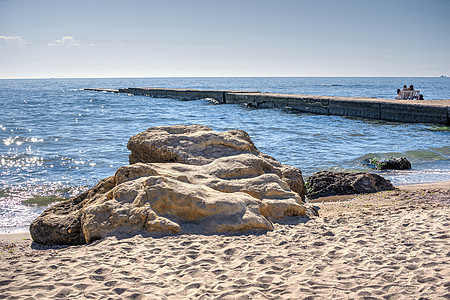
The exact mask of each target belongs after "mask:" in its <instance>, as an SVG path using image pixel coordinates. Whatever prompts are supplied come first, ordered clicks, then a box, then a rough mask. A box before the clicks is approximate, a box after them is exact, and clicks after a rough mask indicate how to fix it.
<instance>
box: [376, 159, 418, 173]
mask: <svg viewBox="0 0 450 300" xmlns="http://www.w3.org/2000/svg"><path fill="white" fill-rule="evenodd" d="M370 163H371V164H373V165H374V166H375V167H376V168H377V170H409V169H411V163H410V162H409V161H408V159H407V158H406V157H392V158H390V159H387V160H377V159H372V160H370Z"/></svg>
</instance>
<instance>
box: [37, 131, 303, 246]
mask: <svg viewBox="0 0 450 300" xmlns="http://www.w3.org/2000/svg"><path fill="white" fill-rule="evenodd" d="M128 148H129V149H130V150H131V155H130V163H131V164H130V165H128V166H123V167H120V168H119V169H118V170H117V171H116V174H115V175H114V176H111V177H109V178H106V179H104V180H102V181H100V182H99V183H98V184H97V186H95V187H94V188H92V189H90V190H89V191H87V192H85V193H83V194H80V195H79V196H77V197H75V198H73V199H70V200H67V201H64V202H61V203H59V204H56V205H55V206H53V207H50V208H49V209H47V210H46V211H45V212H44V213H43V214H42V215H41V216H39V217H38V218H37V219H36V220H35V221H33V223H32V224H31V226H30V232H31V235H32V237H33V240H34V241H35V242H37V243H41V244H72V245H74V244H83V243H86V242H87V243H89V242H91V241H94V240H97V239H101V238H103V237H106V236H108V235H122V234H123V235H130V234H137V233H145V232H147V233H158V234H175V233H189V232H197V233H217V232H224V231H245V230H272V229H273V224H272V221H274V220H277V219H281V218H283V217H286V216H304V215H306V214H307V205H306V204H304V203H303V200H304V194H305V186H304V182H303V178H302V175H301V171H300V170H298V169H296V168H293V167H289V166H285V165H282V164H281V163H279V162H278V161H276V160H275V159H273V158H272V157H270V156H267V155H265V154H263V153H261V152H260V151H258V150H257V148H256V147H255V146H254V144H253V143H252V141H251V140H250V138H249V136H248V135H247V133H245V132H244V131H240V130H233V131H228V132H223V133H218V132H214V131H212V130H211V129H210V128H208V127H206V126H199V125H194V126H168V127H155V128H150V129H148V130H147V131H145V132H143V133H140V134H138V135H136V136H134V137H132V138H131V139H130V141H129V143H128Z"/></svg>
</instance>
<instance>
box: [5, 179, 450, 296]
mask: <svg viewBox="0 0 450 300" xmlns="http://www.w3.org/2000/svg"><path fill="white" fill-rule="evenodd" d="M314 205H315V206H317V207H318V209H319V214H320V215H319V217H314V218H311V219H309V220H304V219H302V220H299V218H295V217H294V218H286V219H285V220H282V221H281V222H279V223H275V224H274V225H275V229H274V230H273V231H269V232H265V233H246V234H217V235H199V234H191V235H174V236H163V237H157V238H155V237H143V236H142V235H136V236H134V237H130V238H117V237H107V238H104V239H102V240H99V241H95V242H93V243H91V244H87V245H81V246H69V247H40V245H36V244H34V245H31V240H29V239H28V240H27V239H26V238H27V236H26V235H23V234H22V235H20V234H13V235H8V236H7V237H8V238H9V240H8V241H9V242H8V243H9V244H5V243H0V246H1V245H3V249H0V252H2V254H0V257H2V259H0V270H1V271H0V272H1V275H2V282H1V285H0V294H1V295H2V296H3V297H4V298H5V299H16V298H34V299H42V298H45V299H61V298H65V299H79V298H94V299H100V298H123V299H128V298H133V299H147V298H149V297H150V298H153V299H180V298H182V299H192V298H195V299H198V298H202V297H203V298H208V299H210V298H213V299H236V298H239V299H240V298H242V299H299V295H301V296H300V298H301V299H349V298H352V299H361V298H365V299H419V298H423V299H425V298H426V299H448V297H449V295H450V290H449V282H450V271H449V270H450V252H449V249H450V181H447V182H445V183H433V184H425V185H424V184H421V185H412V186H402V187H397V188H396V189H395V190H393V191H385V192H378V193H373V194H363V195H352V198H351V199H348V200H347V201H340V202H321V203H315V204H314ZM3 238H5V237H4V236H2V235H0V239H3ZM14 238H15V239H14ZM24 238H25V240H24ZM12 243H15V244H12Z"/></svg>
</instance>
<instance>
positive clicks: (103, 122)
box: [0, 78, 450, 231]
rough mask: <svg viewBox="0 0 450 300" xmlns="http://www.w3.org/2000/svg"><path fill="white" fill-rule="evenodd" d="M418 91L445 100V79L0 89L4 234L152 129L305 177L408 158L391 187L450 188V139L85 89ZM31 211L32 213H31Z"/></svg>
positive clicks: (448, 90)
mask: <svg viewBox="0 0 450 300" xmlns="http://www.w3.org/2000/svg"><path fill="white" fill-rule="evenodd" d="M404 84H407V85H410V84H414V86H415V88H416V89H419V90H421V93H422V94H423V95H424V97H425V99H448V98H450V78H133V79H29V80H12V79H11V80H0V103H1V110H0V155H1V157H0V231H1V228H3V229H4V228H9V229H11V228H19V227H21V226H26V225H28V224H29V223H30V222H31V221H32V220H33V219H34V218H35V217H36V216H37V215H38V214H39V213H40V212H42V210H43V209H44V208H45V207H46V206H45V205H44V206H36V204H33V203H35V202H39V201H38V200H44V201H43V202H44V203H45V201H47V202H48V201H51V200H52V199H54V198H56V197H70V196H73V195H75V194H76V193H79V192H80V191H83V190H85V189H87V188H89V187H90V186H92V185H94V184H95V183H96V182H97V181H99V180H100V179H102V178H105V177H107V176H110V175H112V174H114V172H115V170H116V169H117V168H118V167H119V166H122V165H125V164H127V163H128V154H129V151H128V150H127V148H126V144H127V141H128V139H129V138H130V137H131V136H133V135H135V134H137V133H139V132H141V131H143V130H145V129H147V128H148V127H152V126H162V125H174V124H187V125H189V124H204V125H207V126H210V127H212V128H213V129H214V130H217V131H225V130H230V129H243V130H245V131H247V132H248V133H249V134H250V136H251V138H252V140H253V141H254V143H255V145H256V146H257V147H258V148H259V149H260V150H261V151H262V152H264V153H267V154H269V155H271V156H273V157H275V158H276V159H278V160H279V161H281V162H282V163H284V164H289V165H292V166H295V167H298V168H300V169H301V170H302V171H303V173H304V175H306V176H308V175H310V174H312V173H313V172H315V171H318V170H322V169H329V170H366V171H367V170H369V169H368V167H367V165H365V164H364V163H363V161H364V159H366V158H369V157H374V156H377V157H390V156H394V155H395V156H400V155H401V156H406V157H407V158H408V159H409V160H410V161H411V162H412V164H413V169H412V170H410V171H401V172H399V171H397V172H381V175H382V176H385V177H386V178H388V179H390V180H391V181H392V182H393V183H394V184H407V183H422V182H434V181H443V180H450V131H448V128H447V130H446V128H441V127H439V126H436V125H431V124H403V123H392V122H380V121H369V120H361V119H352V118H345V117H339V116H321V115H312V114H304V113H288V112H286V111H283V110H279V109H260V110H255V109H248V108H245V107H242V106H238V105H213V104H212V103H210V102H209V101H206V100H196V101H180V100H176V99H164V98H158V99H155V98H150V97H143V96H129V95H125V94H111V93H96V92H88V91H84V90H83V89H84V88H126V87H167V88H194V89H224V90H229V89H233V90H250V91H261V92H276V93H293V94H309V95H329V96H361V97H378V98H388V99H393V98H394V96H395V94H396V89H397V88H400V87H401V86H403V85H404ZM27 201H28V202H32V203H31V204H27Z"/></svg>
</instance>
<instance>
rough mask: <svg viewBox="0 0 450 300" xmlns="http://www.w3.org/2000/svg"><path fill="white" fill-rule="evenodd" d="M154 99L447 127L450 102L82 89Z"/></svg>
mask: <svg viewBox="0 0 450 300" xmlns="http://www.w3.org/2000/svg"><path fill="white" fill-rule="evenodd" d="M85 90H87V91H96V92H111V93H124V94H130V95H140V96H149V97H154V98H176V99H181V100H198V99H212V100H213V101H214V102H216V103H217V104H241V105H245V106H249V107H254V108H281V109H288V110H290V111H297V112H306V113H313V114H322V115H337V116H348V117H356V118H364V119H372V120H384V121H394V122H403V123H433V124H440V125H450V99H446V100H426V101H424V100H391V99H378V98H369V97H331V96H313V95H296V94H272V93H260V92H254V91H232V90H195V89H166V88H125V89H100V88H98V89H97V88H95V89H92V88H91V89H85Z"/></svg>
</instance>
